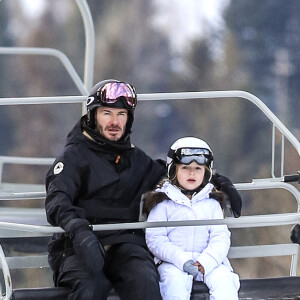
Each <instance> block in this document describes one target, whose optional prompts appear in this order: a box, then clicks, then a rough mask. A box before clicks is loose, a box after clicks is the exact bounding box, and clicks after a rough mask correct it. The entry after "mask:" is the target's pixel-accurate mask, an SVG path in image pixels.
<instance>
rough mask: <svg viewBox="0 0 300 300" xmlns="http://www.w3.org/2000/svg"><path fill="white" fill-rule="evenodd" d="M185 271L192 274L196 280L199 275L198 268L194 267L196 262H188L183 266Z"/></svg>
mask: <svg viewBox="0 0 300 300" xmlns="http://www.w3.org/2000/svg"><path fill="white" fill-rule="evenodd" d="M183 271H184V272H187V273H189V274H191V275H192V276H193V277H194V279H195V278H196V277H197V275H198V274H199V271H198V267H197V266H194V262H193V261H192V260H188V261H186V262H185V263H184V265H183Z"/></svg>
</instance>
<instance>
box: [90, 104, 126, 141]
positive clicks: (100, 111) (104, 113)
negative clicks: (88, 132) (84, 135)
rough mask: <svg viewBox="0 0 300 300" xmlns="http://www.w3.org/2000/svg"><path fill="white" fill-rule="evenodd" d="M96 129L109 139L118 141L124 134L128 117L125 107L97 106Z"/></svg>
mask: <svg viewBox="0 0 300 300" xmlns="http://www.w3.org/2000/svg"><path fill="white" fill-rule="evenodd" d="M95 119H96V129H97V130H98V131H99V132H100V134H102V135H103V136H104V137H105V138H107V139H108V140H110V141H118V140H119V139H120V138H121V137H122V136H123V134H124V132H125V129H126V123H127V119H128V111H127V109H125V108H111V107H103V106H101V107H98V108H97V111H96V118H95Z"/></svg>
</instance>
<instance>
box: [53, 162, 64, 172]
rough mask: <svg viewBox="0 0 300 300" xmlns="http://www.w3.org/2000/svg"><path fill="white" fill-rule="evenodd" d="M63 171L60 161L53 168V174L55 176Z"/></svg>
mask: <svg viewBox="0 0 300 300" xmlns="http://www.w3.org/2000/svg"><path fill="white" fill-rule="evenodd" d="M63 169H64V164H63V163H62V162H61V161H60V162H58V163H57V164H56V165H55V166H54V169H53V173H54V174H55V175H57V174H59V173H61V171H62V170H63Z"/></svg>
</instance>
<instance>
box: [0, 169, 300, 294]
mask: <svg viewBox="0 0 300 300" xmlns="http://www.w3.org/2000/svg"><path fill="white" fill-rule="evenodd" d="M299 178H300V175H299V172H298V174H295V175H291V176H284V177H283V178H282V181H280V182H281V183H282V184H284V183H285V182H290V181H295V180H297V181H299V180H300V179H299ZM236 186H237V188H238V189H239V188H241V189H242V188H243V186H242V184H236ZM26 194H27V195H26V196H25V197H26V198H27V199H28V198H29V199H33V198H35V199H39V198H41V195H40V194H36V193H26ZM44 196H45V195H44ZM25 197H24V198H23V200H25ZM298 197H299V195H298ZM4 199H5V200H7V199H11V200H12V199H20V198H18V197H17V193H16V194H14V193H7V192H6V193H5V192H2V193H0V200H4ZM298 203H300V202H298ZM298 211H299V205H298ZM25 215H26V214H23V216H25ZM43 218H45V216H42V215H41V214H40V215H38V216H37V217H36V221H38V222H40V223H43V222H44V223H45V219H44V220H43ZM298 220H299V212H298V213H294V214H277V215H276V214H273V215H267V216H266V215H260V216H247V217H240V218H239V219H234V218H227V219H225V220H195V221H172V222H139V223H123V224H106V225H94V230H96V231H97V230H112V229H114V230H115V229H134V228H147V227H159V226H172V227H174V226H189V225H193V226H194V225H198V226H201V225H205V224H207V223H208V222H209V223H210V224H224V223H225V224H227V225H228V226H229V227H230V228H238V227H239V228H243V227H249V226H250V227H251V226H252V227H259V226H274V225H275V224H276V225H278V224H279V225H286V224H293V223H295V222H297V221H298ZM0 229H1V231H0V232H1V233H0V238H2V239H3V238H6V239H7V238H13V239H16V238H17V239H24V238H28V237H29V238H30V237H31V238H32V237H45V236H49V235H52V234H53V233H55V232H62V229H61V228H57V227H52V226H46V225H28V224H18V223H9V222H0ZM292 237H293V238H292V241H293V243H290V244H272V245H256V246H239V247H231V248H230V251H229V255H228V258H229V259H235V258H248V257H267V256H285V255H290V256H291V257H292V260H291V268H290V276H283V277H276V278H258V279H242V280H241V288H240V290H239V299H297V298H295V297H297V296H299V295H300V277H299V276H296V269H297V261H298V253H299V245H298V244H299V243H300V225H299V224H297V225H295V226H294V228H293V234H292ZM0 267H1V269H2V280H0V282H1V284H0V287H1V289H0V292H1V295H2V296H0V299H3V300H11V299H13V300H25V299H30V300H35V299H36V300H38V299H39V300H43V299H45V300H46V299H47V300H50V299H56V300H66V299H67V297H68V294H69V292H70V291H69V290H68V289H67V288H61V287H42V288H18V289H13V284H12V277H11V274H10V270H13V269H23V268H48V267H49V265H48V260H47V255H46V254H45V253H43V254H38V255H34V256H14V257H6V256H5V254H4V252H3V249H2V247H1V245H0ZM287 297H293V298H287ZM117 299H119V298H118V296H117V295H116V293H115V291H114V290H112V291H111V293H110V295H109V297H108V300H117ZM191 299H193V300H205V299H209V291H208V288H207V287H206V285H205V284H203V283H202V282H196V281H195V282H194V285H193V290H192V294H191Z"/></svg>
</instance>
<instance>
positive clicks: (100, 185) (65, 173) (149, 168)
mask: <svg viewBox="0 0 300 300" xmlns="http://www.w3.org/2000/svg"><path fill="white" fill-rule="evenodd" d="M108 149H109V150H108ZM108 149H107V147H105V145H103V144H102V143H99V142H96V141H94V140H92V139H91V138H89V137H88V136H86V135H84V134H83V132H82V129H81V125H80V122H79V123H78V124H77V125H76V126H75V127H74V128H73V130H72V131H71V132H70V134H69V135H68V138H67V143H66V146H65V148H64V150H63V153H62V154H61V155H60V156H59V157H58V158H57V159H56V160H55V162H54V164H53V166H52V167H51V168H50V170H49V171H48V173H47V176H46V190H47V197H46V214H47V219H48V222H49V223H50V224H51V225H53V226H60V227H62V228H63V229H65V230H66V231H68V229H69V225H68V224H73V225H74V224H75V226H76V222H80V221H82V220H87V221H88V222H89V223H90V224H109V223H122V222H137V221H138V220H139V211H140V200H141V195H142V194H143V193H145V192H146V191H149V190H151V189H153V188H154V187H155V185H156V184H157V183H158V182H159V180H160V179H161V178H162V177H163V176H164V175H165V172H166V166H165V163H164V161H162V160H152V159H151V158H150V157H149V156H147V155H146V154H145V153H144V152H143V151H142V150H141V149H139V148H137V147H134V146H132V147H129V149H126V150H124V149H123V150H117V149H115V150H113V149H112V148H108ZM95 234H96V235H97V237H98V239H99V241H100V242H101V244H102V245H104V246H105V245H110V244H115V243H119V242H134V243H138V244H142V245H143V244H144V236H143V232H141V231H138V230H137V231H132V230H131V231H121V230H119V231H103V232H95ZM72 247H73V246H72V241H71V237H70V234H68V233H61V234H54V235H53V238H52V241H51V242H50V244H49V262H50V265H52V267H53V268H55V267H57V264H59V260H60V258H61V257H62V256H65V255H68V253H70V254H71V253H73V250H72Z"/></svg>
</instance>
